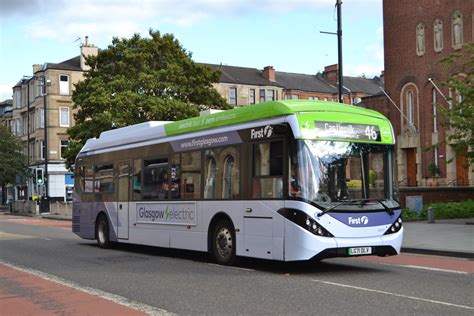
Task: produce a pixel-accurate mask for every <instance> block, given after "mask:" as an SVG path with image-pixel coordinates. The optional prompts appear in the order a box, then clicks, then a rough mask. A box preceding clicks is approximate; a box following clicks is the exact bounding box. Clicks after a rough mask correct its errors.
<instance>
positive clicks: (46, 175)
mask: <svg viewBox="0 0 474 316" xmlns="http://www.w3.org/2000/svg"><path fill="white" fill-rule="evenodd" d="M39 79H40V80H41V84H42V88H43V89H42V93H43V112H44V174H43V179H44V186H45V190H46V196H45V197H44V198H43V199H44V201H43V203H45V204H44V208H43V210H45V211H46V212H49V173H48V164H49V155H48V153H49V148H48V105H47V90H46V87H47V86H49V85H51V81H50V80H46V76H45V75H44V74H43V75H41V76H40V77H39Z"/></svg>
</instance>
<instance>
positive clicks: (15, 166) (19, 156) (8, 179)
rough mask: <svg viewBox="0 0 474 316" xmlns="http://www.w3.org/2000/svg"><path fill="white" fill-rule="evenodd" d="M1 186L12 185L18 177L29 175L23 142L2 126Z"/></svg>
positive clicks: (0, 127) (0, 129) (0, 144)
mask: <svg viewBox="0 0 474 316" xmlns="http://www.w3.org/2000/svg"><path fill="white" fill-rule="evenodd" d="M0 148H1V150H0V185H1V186H3V185H7V184H12V183H14V182H15V178H16V176H17V175H23V176H24V175H28V166H27V162H26V157H25V155H23V152H22V151H23V145H22V144H21V140H20V139H19V138H18V137H16V136H15V135H13V134H12V133H11V132H10V130H9V129H8V128H7V127H6V126H5V125H2V124H0Z"/></svg>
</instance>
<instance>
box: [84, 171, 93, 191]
mask: <svg viewBox="0 0 474 316" xmlns="http://www.w3.org/2000/svg"><path fill="white" fill-rule="evenodd" d="M84 192H85V193H91V192H94V169H93V167H92V166H85V167H84Z"/></svg>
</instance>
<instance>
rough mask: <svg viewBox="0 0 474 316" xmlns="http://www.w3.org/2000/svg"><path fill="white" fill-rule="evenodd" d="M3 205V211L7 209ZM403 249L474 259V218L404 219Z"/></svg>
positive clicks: (419, 252) (53, 217)
mask: <svg viewBox="0 0 474 316" xmlns="http://www.w3.org/2000/svg"><path fill="white" fill-rule="evenodd" d="M7 212H8V210H7V209H6V208H1V207H0V213H3V214H9V215H14V214H10V213H7ZM39 217H42V218H44V219H50V220H68V221H70V220H72V219H71V217H70V216H62V215H54V214H49V213H46V214H44V213H43V214H41V215H40V216H39ZM403 225H404V235H403V243H402V252H405V253H418V254H426V255H436V256H448V257H458V258H467V259H474V218H464V219H450V220H435V222H434V223H428V222H427V221H416V222H405V223H403Z"/></svg>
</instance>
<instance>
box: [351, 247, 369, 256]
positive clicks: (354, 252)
mask: <svg viewBox="0 0 474 316" xmlns="http://www.w3.org/2000/svg"><path fill="white" fill-rule="evenodd" d="M348 253H349V256H358V255H370V254H371V253H372V247H357V248H349V250H348Z"/></svg>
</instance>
